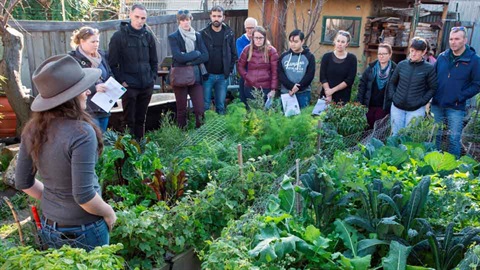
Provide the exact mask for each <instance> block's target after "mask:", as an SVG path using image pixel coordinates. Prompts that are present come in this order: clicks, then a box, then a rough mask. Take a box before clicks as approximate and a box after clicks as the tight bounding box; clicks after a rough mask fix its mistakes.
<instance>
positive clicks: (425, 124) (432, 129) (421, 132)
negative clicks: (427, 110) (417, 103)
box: [397, 116, 441, 143]
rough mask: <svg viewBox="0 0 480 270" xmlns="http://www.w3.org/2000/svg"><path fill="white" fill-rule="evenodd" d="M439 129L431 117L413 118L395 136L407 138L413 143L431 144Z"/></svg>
mask: <svg viewBox="0 0 480 270" xmlns="http://www.w3.org/2000/svg"><path fill="white" fill-rule="evenodd" d="M440 127H441V125H440V124H438V123H435V119H433V117H431V116H428V117H423V116H421V117H415V118H413V119H412V120H411V121H410V123H409V124H408V125H407V127H405V128H402V129H400V130H399V131H398V134H397V135H398V136H408V137H409V138H411V139H412V141H413V142H418V143H421V142H431V141H432V140H433V139H434V137H435V134H437V131H438V129H439V128H440Z"/></svg>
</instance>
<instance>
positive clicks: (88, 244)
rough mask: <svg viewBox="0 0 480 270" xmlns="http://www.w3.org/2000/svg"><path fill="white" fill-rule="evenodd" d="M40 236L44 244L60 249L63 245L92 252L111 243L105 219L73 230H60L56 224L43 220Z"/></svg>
mask: <svg viewBox="0 0 480 270" xmlns="http://www.w3.org/2000/svg"><path fill="white" fill-rule="evenodd" d="M39 234H40V238H41V239H42V241H43V243H44V244H46V245H47V246H48V247H49V248H57V249H58V248H61V247H62V246H63V245H69V246H71V247H75V248H83V249H85V250H86V251H90V250H92V249H94V248H95V247H97V246H103V245H108V244H109V243H110V235H109V232H108V226H107V223H106V222H105V220H104V219H103V218H102V219H100V220H98V221H96V222H93V223H89V224H85V225H81V226H78V227H72V228H58V227H57V226H56V224H55V223H54V224H53V225H48V224H47V222H46V220H45V219H42V229H41V230H40V231H39Z"/></svg>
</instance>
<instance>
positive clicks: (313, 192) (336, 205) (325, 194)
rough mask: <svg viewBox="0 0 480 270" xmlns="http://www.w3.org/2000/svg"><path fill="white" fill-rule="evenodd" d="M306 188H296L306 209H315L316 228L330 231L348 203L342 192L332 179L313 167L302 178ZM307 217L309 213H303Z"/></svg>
mask: <svg viewBox="0 0 480 270" xmlns="http://www.w3.org/2000/svg"><path fill="white" fill-rule="evenodd" d="M300 180H301V181H302V184H303V186H304V187H296V190H297V192H299V193H300V194H301V195H302V197H303V199H304V203H305V209H308V208H313V210H314V217H315V222H314V224H315V226H316V227H317V228H321V229H322V231H324V230H328V229H329V226H330V224H331V223H332V222H333V220H335V217H337V216H339V215H340V214H341V211H342V210H341V209H343V208H344V207H345V206H346V201H345V200H342V198H341V191H339V190H338V188H337V186H336V185H335V184H334V183H333V181H332V179H331V178H330V177H329V176H328V175H327V174H326V173H324V172H321V171H319V169H318V168H317V167H316V166H315V165H313V166H312V167H311V168H310V169H309V170H308V172H307V173H305V174H302V175H301V176H300ZM303 214H304V215H305V217H308V212H307V211H303Z"/></svg>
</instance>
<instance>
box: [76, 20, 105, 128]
mask: <svg viewBox="0 0 480 270" xmlns="http://www.w3.org/2000/svg"><path fill="white" fill-rule="evenodd" d="M99 42H100V34H99V32H98V29H95V28H92V27H89V26H83V27H81V28H80V29H78V30H75V31H74V32H73V36H72V41H71V43H70V45H71V46H72V48H73V49H74V50H73V51H71V52H69V53H68V54H69V55H71V56H72V57H73V58H75V60H77V62H78V63H79V64H80V66H82V68H98V69H100V70H101V71H102V75H101V76H100V78H99V79H98V80H97V81H96V82H95V83H94V84H92V86H91V87H90V88H89V90H90V92H91V95H90V96H88V101H87V112H88V113H90V114H91V115H92V117H93V120H94V121H95V124H97V125H98V127H100V129H101V130H102V132H105V131H106V130H107V126H108V118H109V116H110V112H106V111H104V110H103V109H102V108H100V107H99V106H97V105H96V104H95V103H93V102H92V100H91V98H92V97H93V95H95V94H96V93H97V92H105V91H106V90H107V87H106V86H105V84H104V83H105V81H107V80H108V78H110V77H111V76H113V73H112V70H111V69H110V66H109V65H108V62H107V59H106V58H105V53H104V52H103V51H100V50H99V49H98V47H99Z"/></svg>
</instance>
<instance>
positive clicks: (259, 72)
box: [238, 26, 278, 108]
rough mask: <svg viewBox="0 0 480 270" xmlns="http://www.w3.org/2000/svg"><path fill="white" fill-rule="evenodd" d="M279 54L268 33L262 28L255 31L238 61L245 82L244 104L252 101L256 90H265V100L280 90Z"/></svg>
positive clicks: (239, 71) (259, 27)
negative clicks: (248, 100)
mask: <svg viewBox="0 0 480 270" xmlns="http://www.w3.org/2000/svg"><path fill="white" fill-rule="evenodd" d="M277 67H278V53H277V50H276V49H275V48H274V47H273V46H272V45H271V44H270V41H268V39H267V32H266V31H265V29H264V28H263V27H261V26H257V27H256V28H255V30H253V34H252V40H251V42H250V45H247V46H246V47H245V49H243V52H242V54H241V56H240V58H239V60H238V73H239V74H240V76H242V78H243V79H244V80H245V88H244V95H241V96H243V97H244V100H242V101H243V103H245V105H246V106H247V108H248V104H247V99H252V98H253V95H252V91H253V89H254V88H256V89H258V90H260V89H261V90H263V94H264V99H265V100H267V97H273V96H274V95H275V90H276V89H277V88H278V75H277Z"/></svg>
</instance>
